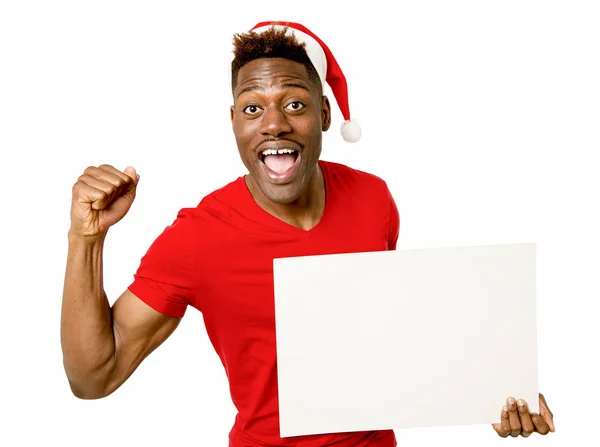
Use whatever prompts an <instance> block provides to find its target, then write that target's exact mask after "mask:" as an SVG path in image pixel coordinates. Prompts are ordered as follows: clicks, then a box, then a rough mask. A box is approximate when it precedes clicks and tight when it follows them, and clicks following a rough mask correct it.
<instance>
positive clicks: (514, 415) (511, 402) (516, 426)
mask: <svg viewBox="0 0 600 447" xmlns="http://www.w3.org/2000/svg"><path fill="white" fill-rule="evenodd" d="M506 404H507V407H508V421H509V422H510V435H511V436H512V437H513V438H516V437H517V436H519V435H520V434H521V420H520V419H519V413H518V412H517V401H516V400H515V398H514V397H509V398H508V399H506Z"/></svg>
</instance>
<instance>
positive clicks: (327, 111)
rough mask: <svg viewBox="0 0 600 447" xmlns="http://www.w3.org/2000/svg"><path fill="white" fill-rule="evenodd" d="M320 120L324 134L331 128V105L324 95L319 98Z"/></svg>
mask: <svg viewBox="0 0 600 447" xmlns="http://www.w3.org/2000/svg"><path fill="white" fill-rule="evenodd" d="M321 118H322V120H323V132H326V131H327V129H329V126H331V105H330V104H329V99H328V98H327V96H325V95H323V97H322V98H321Z"/></svg>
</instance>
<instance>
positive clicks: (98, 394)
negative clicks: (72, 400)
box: [70, 383, 110, 400]
mask: <svg viewBox="0 0 600 447" xmlns="http://www.w3.org/2000/svg"><path fill="white" fill-rule="evenodd" d="M70 387H71V392H72V393H73V396H75V397H76V398H78V399H82V400H97V399H102V398H103V397H106V396H108V395H109V394H110V393H107V392H103V391H102V390H100V389H98V388H95V387H84V386H77V385H74V384H73V383H70Z"/></svg>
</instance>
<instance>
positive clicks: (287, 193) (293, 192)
mask: <svg viewBox="0 0 600 447" xmlns="http://www.w3.org/2000/svg"><path fill="white" fill-rule="evenodd" d="M260 189H261V191H262V193H263V194H264V196H265V197H266V198H267V199H268V200H269V201H270V202H273V203H278V204H280V205H287V204H290V203H293V202H295V201H296V200H298V198H299V197H300V195H301V194H302V190H301V189H300V188H298V187H294V185H281V186H275V185H266V187H264V186H263V185H261V188H260Z"/></svg>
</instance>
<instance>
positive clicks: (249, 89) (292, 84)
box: [236, 82, 310, 98]
mask: <svg viewBox="0 0 600 447" xmlns="http://www.w3.org/2000/svg"><path fill="white" fill-rule="evenodd" d="M282 87H283V88H301V89H302V90H306V91H307V92H309V93H310V90H309V89H308V87H307V86H306V85H304V84H300V83H298V82H286V83H285V84H283V85H282ZM257 90H259V91H260V90H262V87H260V86H259V85H249V86H248V87H244V88H243V89H242V90H240V91H239V93H238V94H237V95H236V98H239V97H240V96H241V95H242V93H247V92H254V91H257Z"/></svg>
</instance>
